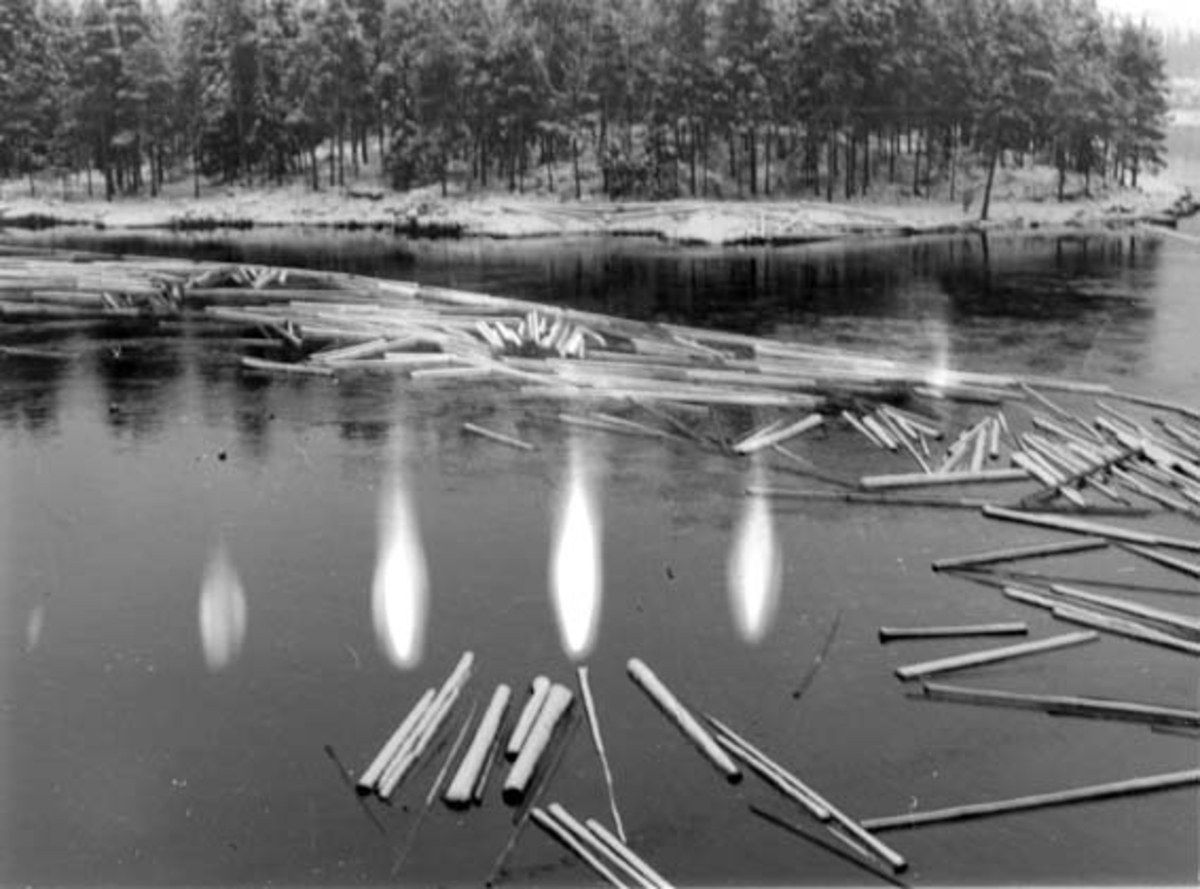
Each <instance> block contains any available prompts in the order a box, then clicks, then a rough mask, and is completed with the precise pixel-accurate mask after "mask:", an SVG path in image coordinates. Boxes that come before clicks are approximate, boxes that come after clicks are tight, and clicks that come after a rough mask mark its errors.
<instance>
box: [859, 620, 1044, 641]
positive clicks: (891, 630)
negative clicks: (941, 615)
mask: <svg viewBox="0 0 1200 889" xmlns="http://www.w3.org/2000/svg"><path fill="white" fill-rule="evenodd" d="M1028 632H1029V627H1028V626H1026V625H1025V624H1024V623H1021V622H1019V621H1010V622H1006V623H996V624H963V625H961V626H957V627H880V628H879V641H880V642H891V641H893V640H896V639H954V638H959V637H968V636H1024V635H1025V634H1026V633H1028Z"/></svg>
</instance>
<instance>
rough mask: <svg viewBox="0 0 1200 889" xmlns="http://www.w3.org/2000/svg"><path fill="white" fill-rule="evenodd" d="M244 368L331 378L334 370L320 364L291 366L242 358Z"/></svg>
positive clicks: (246, 357)
mask: <svg viewBox="0 0 1200 889" xmlns="http://www.w3.org/2000/svg"><path fill="white" fill-rule="evenodd" d="M242 367H245V368H249V369H250V370H262V371H276V372H279V373H293V374H308V375H310V376H319V377H331V376H333V368H331V367H324V366H322V365H319V364H290V363H288V362H285V361H268V360H266V359H265V358H251V357H250V356H249V355H243V356H242Z"/></svg>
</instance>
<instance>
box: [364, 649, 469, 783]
mask: <svg viewBox="0 0 1200 889" xmlns="http://www.w3.org/2000/svg"><path fill="white" fill-rule="evenodd" d="M474 663H475V654H474V652H470V651H467V652H464V653H463V655H462V657H461V658H459V660H458V663H457V664H455V666H454V669H453V670H452V671H451V673H450V675H449V676H448V677H447V678H446V681H445V682H444V683H442V687H441V688H440V689H438V692H437V695H436V696H435V697H434V699H433V701H432V702H431V703H430V705H429V707H428V709H426V711H425V714H424V715H423V716H422V718H421V720H420V721H419V722H418V723H417V724H416V725H415V726H414V728H413V730H412V733H411V734H410V735H409V737H408V740H407V741H406V742H405V743H404V744H402V745H401V747H400V749H399V750H398V751H397V753H396V756H395V757H394V758H393V759H392V761H391V763H389V764H388V766H387V768H385V769H384V772H383V775H382V776H380V778H379V781H378V782H376V790H377V792H378V794H379V798H380V799H384V800H386V799H388V798H389V797H391V795H392V793H394V792H395V790H396V787H397V786H399V784H400V782H401V781H403V780H404V776H405V775H406V774H407V773H408V770H409V769H411V768H412V766H413V765H414V764H415V763H416V761H417V759H419V758H420V756H421V754H422V753H424V752H425V748H426V747H427V746H428V745H429V742H430V741H431V740H432V739H433V737H434V735H436V734H437V731H438V729H439V728H441V725H442V723H443V722H444V721H445V719H446V717H447V716H448V715H449V714H450V710H451V708H453V706H454V702H455V701H456V700H457V699H458V696H459V694H460V693H461V692H462V689H463V687H464V686H465V685H466V683H467V680H468V679H469V678H470V676H471V668H472V666H473V665H474Z"/></svg>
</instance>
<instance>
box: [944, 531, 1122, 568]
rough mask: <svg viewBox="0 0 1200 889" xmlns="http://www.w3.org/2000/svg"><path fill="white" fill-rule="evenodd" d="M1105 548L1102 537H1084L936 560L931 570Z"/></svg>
mask: <svg viewBox="0 0 1200 889" xmlns="http://www.w3.org/2000/svg"><path fill="white" fill-rule="evenodd" d="M1106 546H1108V541H1107V540H1106V539H1105V538H1103V537H1084V538H1083V539H1081V540H1068V541H1065V542H1063V543H1039V544H1035V545H1033V546H1019V547H1014V548H1013V549H1000V550H993V551H991V552H986V553H976V554H974V555H968V556H954V557H952V558H948V559H938V560H936V561H935V562H934V563H933V570H934V571H945V570H947V569H950V568H974V567H977V566H979V565H994V564H996V563H998V562H1015V561H1019V560H1021V559H1040V558H1043V557H1045V556H1060V555H1066V554H1067V553H1081V552H1087V551H1088V550H1093V549H1103V548H1104V547H1106Z"/></svg>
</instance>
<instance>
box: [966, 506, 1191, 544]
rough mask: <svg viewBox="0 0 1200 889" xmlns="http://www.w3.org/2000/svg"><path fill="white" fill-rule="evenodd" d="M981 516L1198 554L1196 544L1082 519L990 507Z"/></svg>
mask: <svg viewBox="0 0 1200 889" xmlns="http://www.w3.org/2000/svg"><path fill="white" fill-rule="evenodd" d="M983 514H984V515H985V516H987V517H988V518H989V519H1000V520H1002V521H1006V522H1018V523H1020V524H1023V525H1036V526H1038V527H1041V528H1053V529H1055V530H1057V531H1067V532H1069V533H1071V534H1086V535H1088V536H1089V537H1106V538H1108V539H1109V540H1121V541H1124V542H1126V543H1140V544H1142V545H1144V546H1165V547H1168V548H1171V549H1184V550H1188V551H1190V552H1200V541H1195V540H1183V539H1181V538H1177V537H1164V536H1163V535H1161V534H1149V533H1144V532H1141V531H1133V530H1130V529H1128V528H1121V527H1118V526H1116V525H1100V524H1097V523H1095V522H1088V521H1084V520H1083V519H1076V518H1070V517H1059V516H1053V515H1045V514H1043V513H1036V512H1021V511H1020V510H1016V509H1007V508H1005V507H1002V506H991V505H989V506H985V507H983Z"/></svg>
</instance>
